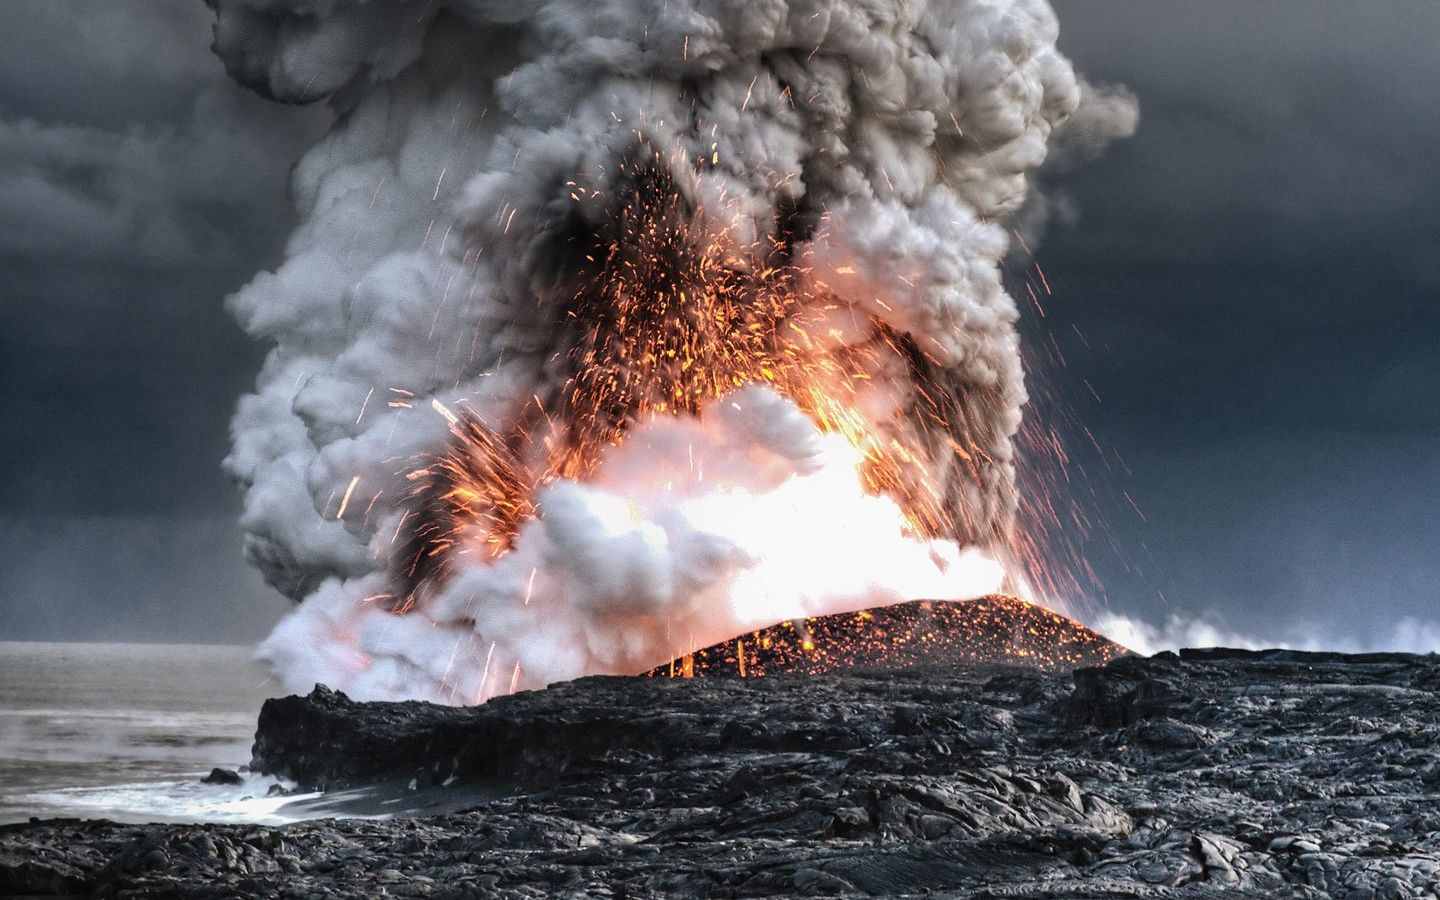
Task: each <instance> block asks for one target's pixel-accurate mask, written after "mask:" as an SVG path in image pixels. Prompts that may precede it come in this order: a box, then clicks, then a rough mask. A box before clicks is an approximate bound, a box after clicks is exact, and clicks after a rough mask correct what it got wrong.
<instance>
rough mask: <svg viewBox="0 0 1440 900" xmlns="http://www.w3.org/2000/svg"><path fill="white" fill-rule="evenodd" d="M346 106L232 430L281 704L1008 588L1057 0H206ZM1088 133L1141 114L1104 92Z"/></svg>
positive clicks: (264, 314) (443, 682)
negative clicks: (1032, 213) (284, 694)
mask: <svg viewBox="0 0 1440 900" xmlns="http://www.w3.org/2000/svg"><path fill="white" fill-rule="evenodd" d="M210 3H211V5H212V6H213V7H214V9H215V12H216V17H217V22H216V28H215V50H216V52H217V53H218V54H219V56H220V57H221V58H222V59H223V60H224V62H225V64H226V67H227V69H228V71H229V72H230V73H231V74H232V75H233V76H234V77H235V78H236V79H238V80H239V81H241V82H243V83H244V84H246V85H248V86H250V87H252V88H253V89H254V90H256V91H257V92H259V93H261V94H263V95H265V96H268V97H271V98H274V99H276V100H279V101H283V102H290V103H310V102H326V103H329V104H330V105H331V106H332V107H333V108H334V110H335V112H336V125H335V127H334V128H333V130H332V131H331V132H330V134H329V135H327V136H326V137H325V138H324V139H323V140H322V141H321V142H320V143H319V144H318V145H316V146H315V147H314V148H313V149H312V150H311V151H309V152H308V153H307V154H306V155H305V156H304V158H303V159H301V160H300V162H299V163H298V165H297V167H296V169H295V172H294V175H293V178H292V191H293V194H294V197H295V202H296V204H297V207H298V209H299V211H300V213H301V217H302V224H301V226H300V228H299V229H298V230H297V231H296V233H295V234H294V235H293V236H292V238H291V240H290V244H289V247H288V252H287V257H286V260H285V261H284V263H283V264H282V265H281V266H280V267H279V268H278V269H277V270H276V271H274V272H268V273H263V274H261V275H259V276H257V277H256V278H255V280H254V281H252V282H251V283H250V284H249V285H247V286H246V287H245V288H243V289H242V290H241V291H239V292H238V293H237V294H236V295H235V296H234V297H233V298H232V299H231V306H232V309H233V311H234V313H235V315H236V316H237V318H238V319H239V320H240V322H241V323H242V325H243V326H244V327H245V329H246V330H247V331H248V332H249V333H250V334H252V335H253V336H255V337H256V338H258V339H261V340H265V341H269V342H271V343H272V344H273V349H272V351H271V352H270V355H269V357H268V358H267V360H266V363H265V366H264V368H263V370H262V372H261V374H260V377H259V380H258V386H257V390H256V392H255V393H254V394H253V395H251V396H248V397H246V398H244V399H243V400H242V401H241V404H240V407H239V410H238V412H237V413H236V416H235V420H234V426H233V431H234V449H233V452H232V454H231V456H230V457H229V458H228V459H227V462H226V465H227V468H228V470H229V471H230V472H231V473H232V474H233V475H234V477H235V478H236V479H237V480H238V481H239V482H240V483H241V484H242V485H243V487H244V489H245V498H246V500H245V512H244V518H243V525H244V527H245V530H246V532H247V540H246V553H247V556H248V558H249V559H250V560H251V561H252V562H254V563H255V564H256V565H257V566H258V567H259V568H260V569H261V571H262V572H263V573H264V574H265V577H266V578H267V580H268V581H269V582H270V583H271V584H272V585H274V586H275V587H276V588H278V589H279V590H281V591H283V592H285V593H286V594H288V595H290V596H291V597H293V598H295V599H297V600H303V602H302V603H301V605H300V606H299V607H298V608H297V610H296V612H295V613H294V614H293V615H292V616H291V617H290V618H288V619H287V620H286V621H285V622H283V623H281V625H280V626H279V627H278V628H277V630H276V632H275V634H274V635H272V637H271V638H270V639H268V640H267V641H266V643H265V644H264V645H263V646H262V648H261V651H260V652H261V655H262V657H263V658H265V659H266V660H267V661H269V662H270V664H271V665H272V666H273V667H275V668H276V670H277V671H278V673H279V674H280V675H281V677H282V679H283V680H284V682H285V683H286V685H287V686H288V687H292V688H295V689H308V687H309V686H310V685H311V684H312V683H313V682H315V681H324V682H326V683H329V684H332V685H334V686H337V687H340V688H342V689H345V690H347V691H349V692H351V693H352V694H355V695H357V696H361V697H396V696H416V697H425V698H428V699H437V700H443V701H447V702H478V701H481V700H484V699H485V698H487V697H489V696H493V695H494V694H496V693H503V692H505V691H507V690H514V689H516V688H518V687H537V686H543V685H544V684H547V683H550V682H553V681H555V680H558V679H560V678H567V677H574V676H576V675H580V674H585V673H589V672H623V671H642V670H644V669H646V668H648V667H650V666H653V665H655V664H657V663H659V662H663V661H664V660H665V659H668V658H670V657H671V656H673V655H676V654H677V653H684V652H687V651H688V650H691V649H694V648H695V647H699V646H704V645H706V644H709V643H714V642H715V641H718V640H723V639H725V638H727V637H729V636H731V635H733V634H736V633H739V632H741V631H744V630H747V629H751V628H757V627H763V626H765V625H769V624H773V623H774V622H776V621H779V620H782V619H786V618H796V617H803V616H806V615H815V614H823V613H828V612H837V611H843V610H846V609H855V608H859V607H861V606H866V605H877V604H879V603H885V602H897V601H900V600H905V599H912V598H916V597H937V598H954V599H960V598H964V597H971V596H976V595H979V594H983V593H986V592H989V591H991V590H994V589H995V588H996V587H997V586H998V584H999V580H1000V572H999V567H998V565H997V564H996V563H995V562H994V561H992V560H994V559H1000V560H1003V559H1004V558H1005V557H1006V552H1007V546H1008V542H1009V541H1010V538H1011V530H1012V528H1013V520H1014V512H1015V507H1016V497H1015V489H1014V457H1013V446H1012V443H1013V438H1014V436H1015V434H1016V431H1017V429H1018V427H1019V424H1020V416H1021V409H1022V407H1023V405H1024V403H1025V389H1024V383H1023V374H1022V371H1021V365H1020V354H1019V347H1018V338H1017V336H1016V331H1015V320H1016V316H1017V312H1016V307H1015V304H1014V302H1013V301H1012V300H1011V298H1010V297H1009V296H1008V295H1007V294H1006V293H1005V290H1004V288H1003V286H1002V283H1001V279H1000V274H999V262H1000V260H1001V259H1002V258H1003V257H1004V255H1005V254H1006V252H1007V251H1008V248H1009V234H1010V229H1011V227H1012V220H1013V218H1014V217H1015V216H1016V214H1017V213H1018V212H1019V211H1020V210H1021V208H1022V206H1023V205H1024V204H1025V201H1026V198H1027V186H1028V179H1029V177H1030V175H1031V173H1033V172H1034V171H1035V170H1036V168H1037V167H1038V166H1040V164H1041V163H1042V162H1043V161H1044V160H1045V158H1046V153H1047V146H1048V144H1049V143H1050V141H1051V139H1052V136H1053V135H1055V134H1056V132H1057V129H1059V128H1061V127H1062V125H1063V124H1064V123H1065V121H1066V120H1067V118H1068V117H1070V116H1072V115H1073V114H1074V113H1075V112H1076V110H1077V109H1080V108H1082V103H1084V102H1085V101H1086V97H1085V94H1084V92H1083V91H1082V87H1081V83H1080V82H1079V81H1078V79H1077V77H1076V75H1075V73H1074V72H1073V70H1072V69H1071V67H1070V65H1069V63H1068V62H1067V61H1066V60H1065V59H1064V58H1063V57H1062V56H1061V55H1060V54H1059V53H1058V52H1057V50H1056V48H1055V40H1056V37H1057V31H1058V26H1057V23H1056V19H1055V16H1054V14H1053V12H1052V11H1051V9H1050V8H1049V6H1048V5H1047V4H1046V3H1044V2H1041V0H969V2H943V3H942V2H934V3H925V2H904V0H888V2H880V3H871V4H856V3H851V2H848V0H786V2H781V0H755V2H745V3H739V2H717V0H711V2H704V0H664V2H661V0H598V2H597V0H550V2H546V0H536V2H531V3H525V4H514V3H498V2H494V0H427V2H404V3H399V2H397V3H378V2H363V0H210ZM1097 96H1098V97H1099V101H1098V102H1095V103H1090V104H1089V105H1088V106H1086V107H1085V108H1086V109H1088V110H1089V113H1088V114H1087V115H1084V116H1082V117H1080V118H1081V120H1082V121H1083V122H1084V123H1085V132H1084V135H1083V145H1084V147H1086V148H1094V147H1097V146H1099V145H1101V144H1103V143H1104V142H1105V141H1107V140H1108V139H1110V138H1111V137H1114V136H1118V135H1122V134H1124V133H1126V131H1127V129H1128V128H1130V127H1133V118H1134V117H1133V104H1129V103H1128V101H1127V100H1126V99H1125V98H1124V97H1123V96H1121V95H1117V94H1114V93H1112V94H1104V95H1097Z"/></svg>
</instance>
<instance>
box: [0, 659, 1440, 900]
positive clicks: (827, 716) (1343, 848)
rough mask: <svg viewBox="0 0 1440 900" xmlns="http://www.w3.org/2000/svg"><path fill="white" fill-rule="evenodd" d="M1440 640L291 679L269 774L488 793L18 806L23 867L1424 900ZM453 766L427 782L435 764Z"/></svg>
mask: <svg viewBox="0 0 1440 900" xmlns="http://www.w3.org/2000/svg"><path fill="white" fill-rule="evenodd" d="M1437 694H1440V659H1437V658H1436V657H1433V656H1430V657H1424V656H1409V655H1403V654H1371V655H1366V656H1343V655H1339V654H1303V653H1294V652H1281V651H1273V652H1263V653H1252V652H1245V651H1223V650H1215V651H1201V652H1191V651H1186V652H1184V653H1181V654H1179V655H1176V654H1161V655H1159V656H1156V657H1153V658H1148V659H1145V658H1138V657H1125V658H1121V659H1117V660H1115V661H1113V662H1111V663H1109V664H1107V665H1105V666H1103V667H1099V668H1090V669H1084V670H1080V671H1078V672H1076V673H1075V674H1074V676H1073V677H1072V676H1071V675H1069V674H1052V673H1048V672H1044V671H1039V670H1036V669H1033V668H1021V667H1015V666H997V665H993V664H977V663H965V664H954V665H948V666H929V667H926V666H913V667H910V668H905V669H900V670H892V671H880V670H866V671H850V672H834V673H830V674H823V675H815V676H799V675H782V676H773V677H766V678H746V679H740V678H693V679H683V678H675V679H670V678H590V679H583V680H580V681H577V682H573V683H570V684H565V685H559V686H557V687H555V688H552V689H550V690H546V691H540V692H534V693H526V694H519V695H515V696H513V697H508V698H503V699H501V700H497V701H493V702H491V703H489V704H487V705H486V706H484V707H480V708H476V709H443V708H438V707H431V706H426V705H424V704H415V703H405V704H357V703H352V702H350V701H349V700H347V699H345V698H344V697H343V696H341V695H338V694H335V693H333V692H329V691H324V690H318V691H317V692H315V693H313V694H312V695H311V696H310V697H307V698H288V699H286V700H282V701H272V703H271V704H269V705H267V707H266V712H265V714H264V716H263V717H262V723H261V730H260V734H259V735H258V737H257V742H256V758H255V761H254V763H253V766H252V767H253V768H259V769H268V770H270V771H282V770H283V771H287V772H289V773H291V774H292V775H294V776H295V777H299V778H300V779H301V780H302V781H305V782H307V784H308V785H310V786H316V785H322V784H323V785H330V786H341V785H354V784H361V783H365V782H368V781H371V780H378V779H400V780H401V781H402V782H403V783H405V784H406V785H407V786H408V785H409V784H410V783H412V782H413V783H414V784H415V785H416V790H415V791H414V793H415V794H417V795H418V794H423V793H425V792H426V791H427V790H428V791H430V792H434V793H439V794H444V793H445V792H453V791H461V790H462V789H463V788H464V787H465V786H466V785H472V784H475V783H500V784H503V785H504V786H505V787H506V790H505V791H504V792H500V793H497V794H495V795H494V796H493V797H492V798H491V799H486V800H482V801H476V802H475V804H474V807H473V809H470V810H468V811H464V812H459V813H453V814H447V815H436V816H425V817H418V818H397V819H393V820H389V821H372V820H355V819H350V820H340V821H310V822H303V823H299V824H295V825H290V826H286V827H282V828H259V827H254V826H234V825H229V826H221V825H207V826H176V825H155V826H139V825H116V824H110V823H77V822H51V823H39V824H31V825H19V826H6V827H3V828H0V885H4V886H5V887H7V888H8V889H9V890H10V891H11V892H28V893H32V894H47V893H48V894H54V893H63V892H69V893H81V892H85V891H91V890H97V889H98V890H100V891H101V892H102V893H110V894H123V895H125V896H130V897H158V896H194V897H235V896H239V897H251V896H254V897H269V896H295V897H308V896H353V897H376V896H407V897H408V896H415V897H421V896H427V897H470V896H475V897H481V896H487V897H488V896H507V897H552V896H562V897H668V896H710V897H757V896H815V895H829V896H906V895H909V896H921V895H926V894H941V895H947V896H959V897H1020V898H1072V897H1092V898H1119V897H1208V896H1226V897H1315V898H1320V897H1355V898H1360V897H1373V898H1378V897H1421V896H1435V892H1436V891H1437V889H1440V811H1437V810H1440V802H1437V801H1440V696H1437ZM447 781H450V782H451V786H449V787H440V786H436V787H431V788H428V789H427V788H425V787H424V786H423V785H424V784H426V783H435V784H441V783H444V782H447Z"/></svg>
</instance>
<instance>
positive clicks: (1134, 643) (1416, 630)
mask: <svg viewBox="0 0 1440 900" xmlns="http://www.w3.org/2000/svg"><path fill="white" fill-rule="evenodd" d="M1090 624H1091V626H1092V627H1093V628H1095V629H1096V630H1097V631H1100V632H1101V633H1103V634H1104V635H1105V636H1107V637H1109V638H1110V639H1111V640H1113V641H1115V642H1116V643H1119V644H1122V645H1124V646H1126V647H1129V648H1130V649H1131V650H1134V651H1135V652H1136V653H1139V654H1141V655H1142V656H1150V655H1152V654H1155V653H1159V652H1160V651H1162V650H1180V649H1182V648H1185V647H1230V648H1236V649H1241V650H1269V649H1284V650H1328V651H1333V652H1340V653H1378V652H1395V653H1440V622H1432V621H1426V620H1423V619H1417V618H1415V617H1414V616H1404V617H1402V618H1400V619H1397V620H1396V621H1395V622H1394V623H1393V624H1392V625H1390V627H1389V628H1388V629H1386V630H1382V631H1378V632H1376V633H1373V634H1371V635H1370V636H1368V637H1366V638H1363V639H1357V638H1354V637H1345V636H1339V635H1336V634H1334V633H1333V632H1328V631H1327V632H1326V633H1323V634H1322V633H1319V632H1317V631H1314V630H1309V631H1307V630H1306V629H1304V628H1291V629H1288V630H1287V631H1286V632H1285V633H1282V634H1280V635H1277V634H1273V633H1271V634H1263V633H1256V632H1244V631H1238V630H1236V629H1235V628H1233V627H1231V626H1230V625H1229V624H1228V623H1227V622H1226V621H1225V619H1224V618H1223V617H1222V616H1220V615H1219V614H1218V613H1216V612H1213V611H1212V612H1209V613H1207V614H1204V615H1199V616H1187V615H1181V614H1179V613H1171V614H1169V615H1168V616H1166V617H1165V621H1164V623H1163V624H1160V625H1152V624H1151V623H1149V622H1146V621H1144V620H1143V619H1138V618H1135V617H1133V616H1127V615H1124V614H1121V613H1115V612H1109V611H1106V612H1103V613H1100V614H1099V615H1097V616H1094V617H1093V621H1092V622H1091V623H1090Z"/></svg>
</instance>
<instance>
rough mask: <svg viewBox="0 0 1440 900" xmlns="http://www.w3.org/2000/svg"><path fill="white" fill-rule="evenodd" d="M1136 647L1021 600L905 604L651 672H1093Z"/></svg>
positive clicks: (767, 631) (708, 652) (803, 626)
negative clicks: (990, 668)
mask: <svg viewBox="0 0 1440 900" xmlns="http://www.w3.org/2000/svg"><path fill="white" fill-rule="evenodd" d="M1129 652H1130V651H1129V650H1127V649H1126V648H1124V647H1122V646H1120V645H1119V644H1116V643H1114V642H1113V641H1110V640H1108V639H1107V638H1105V637H1104V636H1103V635H1100V634H1098V633H1096V632H1094V631H1091V630H1090V629H1089V628H1086V627H1085V626H1084V625H1081V624H1080V623H1078V622H1076V621H1074V620H1072V619H1068V618H1066V617H1065V616H1062V615H1059V614H1058V613H1054V612H1051V611H1050V610H1048V609H1044V608H1043V607H1039V606H1035V605H1034V604H1031V603H1027V602H1025V601H1024V600H1022V599H1020V598H1018V597H1012V596H1009V595H1004V594H1001V595H996V596H992V597H985V598H983V599H980V600H973V601H970V602H967V603H945V602H938V603H931V602H924V601H921V602H917V603H903V604H899V605H896V606H888V607H884V608H881V609H873V610H861V611H859V612H854V613H843V614H840V615H833V616H821V617H817V618H812V619H804V620H801V621H798V622H781V623H780V624H778V625H775V626H773V627H770V628H764V629H761V630H759V631H754V632H751V633H749V634H745V635H741V636H739V637H737V638H736V639H735V640H733V641H727V642H725V643H723V644H716V645H714V646H711V647H706V648H704V649H702V650H697V651H695V652H694V653H690V654H686V655H685V656H683V657H679V658H677V659H675V660H672V661H671V662H670V663H669V664H668V665H664V666H659V667H657V668H655V669H652V670H651V671H650V672H649V673H647V674H649V675H651V676H658V677H671V678H694V677H703V676H726V675H732V676H733V675H738V676H739V677H741V678H758V677H762V676H766V675H787V674H788V675H794V674H800V675H818V674H822V673H824V672H832V671H835V670H837V669H854V668H876V669H887V668H900V667H904V666H908V665H916V664H922V663H930V664H940V665H943V664H953V663H956V662H981V663H1007V662H1008V663H1024V664H1025V665H1029V666H1035V667H1037V668H1042V669H1054V670H1068V669H1075V668H1079V667H1082V666H1096V665H1102V664H1104V663H1106V662H1109V661H1110V660H1112V659H1115V658H1117V657H1120V656H1123V655H1125V654H1127V653H1129Z"/></svg>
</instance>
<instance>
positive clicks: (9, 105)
mask: <svg viewBox="0 0 1440 900" xmlns="http://www.w3.org/2000/svg"><path fill="white" fill-rule="evenodd" d="M209 29H210V13H209V11H208V10H207V9H206V8H205V7H204V5H203V4H201V3H198V2H193V3H192V2H189V0H169V2H149V0H145V2H129V3H110V4H93V3H85V2H54V0H22V2H13V3H9V4H7V5H6V10H5V27H4V32H3V37H0V50H3V52H0V384H3V386H4V392H5V401H4V402H5V415H4V416H3V419H0V535H3V537H0V571H4V572H5V573H6V585H5V586H4V588H3V589H0V620H3V621H4V622H5V623H6V625H5V628H4V630H3V631H0V639H3V638H8V637H52V638H58V637H104V636H106V635H111V636H124V637H125V638H127V639H139V638H141V637H142V636H143V633H144V632H145V631H146V630H147V629H155V628H157V624H158V631H157V632H156V633H155V634H154V635H153V636H154V637H156V638H157V639H173V638H178V637H191V638H202V639H217V640H224V639H237V638H248V637H253V636H256V635H258V634H260V633H262V632H263V630H264V628H265V626H266V624H267V622H268V621H269V619H270V618H272V617H273V616H274V614H275V612H276V610H275V609H273V608H271V607H269V606H267V605H266V603H267V601H266V597H267V595H266V594H265V592H264V591H263V589H261V588H260V587H259V583H258V580H257V579H254V578H253V577H251V576H250V575H249V574H248V573H246V572H245V570H244V569H243V568H242V567H241V566H240V565H239V564H238V562H237V561H238V552H239V541H240V539H239V534H238V529H237V528H236V526H235V518H236V515H237V510H238V503H237V501H236V498H235V495H234V492H233V490H231V488H230V486H229V485H228V484H226V483H225V481H224V479H223V478H222V477H221V475H220V472H219V462H220V459H221V458H222V457H223V455H224V453H225V452H226V449H227V444H228V442H227V440H226V423H227V422H228V419H229V416H230V413H231V410H232V409H233V406H234V402H235V398H236V396H237V395H238V394H239V393H240V392H241V391H243V390H244V389H245V388H247V387H248V386H249V385H250V384H251V383H252V382H253V378H254V372H255V370H256V367H257V365H258V360H259V357H260V348H257V347H255V346H253V345H251V344H250V342H248V341H246V340H245V339H244V338H243V337H242V336H241V335H240V334H239V331H238V329H237V328H236V327H235V326H234V325H233V323H232V322H231V321H230V320H229V318H228V316H227V315H226V314H225V312H224V310H223V307H222V301H223V297H224V295H225V294H226V293H227V292H228V291H230V290H233V289H234V288H235V287H238V286H239V285H240V284H242V283H243V282H244V281H245V280H246V279H248V278H249V277H250V275H251V274H252V273H253V272H254V271H255V270H257V269H259V268H261V267H263V266H266V265H270V264H272V263H273V261H274V257H275V255H276V254H277V252H278V248H279V246H280V244H281V243H282V241H283V240H284V237H285V235H286V234H287V233H288V231H289V229H290V228H291V227H293V223H292V219H291V214H290V211H289V207H288V202H287V200H286V197H285V181H286V177H287V174H288V171H289V167H290V165H291V162H292V160H293V159H294V157H295V156H296V155H297V154H298V152H299V150H300V148H301V147H303V146H305V145H306V144H308V143H309V142H310V141H312V140H313V139H314V137H315V136H316V135H317V134H318V133H319V132H320V131H321V130H322V129H323V126H324V119H325V114H324V113H323V112H320V111H318V110H311V111H305V112H297V111H295V110H293V109H288V108H284V107H279V106H276V105H274V104H269V103H266V102H264V101H262V100H260V99H258V98H256V97H253V96H251V95H249V94H248V93H246V92H245V91H243V90H241V89H239V88H237V87H235V86H234V85H232V84H231V83H230V81H229V79H228V78H227V77H226V76H225V74H224V71H223V68H222V67H221V66H220V64H219V63H218V62H217V61H216V60H214V59H213V57H212V56H211V55H210V53H209V52H208V45H209V40H210V35H209ZM167 606H169V607H173V609H172V610H171V613H170V614H169V615H162V614H159V613H161V612H163V610H164V609H165V608H166V607H167Z"/></svg>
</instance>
